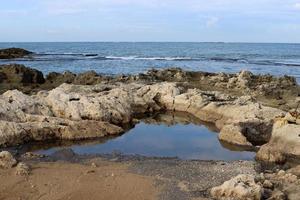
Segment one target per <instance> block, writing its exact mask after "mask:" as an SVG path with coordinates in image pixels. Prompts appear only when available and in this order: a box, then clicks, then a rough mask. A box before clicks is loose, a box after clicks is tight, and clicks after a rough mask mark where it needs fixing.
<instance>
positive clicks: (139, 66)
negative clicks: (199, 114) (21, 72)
mask: <svg viewBox="0 0 300 200" xmlns="http://www.w3.org/2000/svg"><path fill="white" fill-rule="evenodd" d="M8 47H20V48H25V49H27V50H29V51H32V52H35V53H36V54H34V55H33V56H31V57H30V58H22V59H16V60H0V64H5V63H20V64H24V65H26V66H28V67H32V68H36V69H38V70H41V71H42V72H44V73H45V74H47V73H49V72H51V71H56V72H63V71H66V70H69V71H72V72H75V73H80V72H83V71H87V70H95V71H96V72H98V73H102V74H109V75H115V74H137V73H141V72H145V71H147V70H149V69H151V68H157V69H164V68H169V67H181V68H183V69H185V70H194V71H208V72H231V73H236V72H239V71H241V70H244V69H246V70H249V71H251V72H253V73H255V74H266V73H269V74H272V75H276V76H282V75H291V76H294V77H296V78H297V80H298V82H299V81H300V44H258V43H257V44H255V43H167V42H163V43H159V42H158V43H152V42H145V43H142V42H139V43H134V42H82V43H0V48H8Z"/></svg>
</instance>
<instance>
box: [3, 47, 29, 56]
mask: <svg viewBox="0 0 300 200" xmlns="http://www.w3.org/2000/svg"><path fill="white" fill-rule="evenodd" d="M30 54H32V52H30V51H27V50H25V49H21V48H8V49H0V59H13V58H23V57H24V56H27V55H30Z"/></svg>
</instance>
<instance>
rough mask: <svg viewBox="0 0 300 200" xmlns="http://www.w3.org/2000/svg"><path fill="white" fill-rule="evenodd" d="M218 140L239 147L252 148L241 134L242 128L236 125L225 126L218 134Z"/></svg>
mask: <svg viewBox="0 0 300 200" xmlns="http://www.w3.org/2000/svg"><path fill="white" fill-rule="evenodd" d="M219 140H221V141H225V142H227V143H229V144H233V145H237V146H241V147H253V145H252V144H251V143H250V142H249V141H248V140H247V138H246V137H245V136H244V135H243V133H242V128H241V127H239V126H236V125H226V126H224V127H223V128H222V130H221V132H220V134H219Z"/></svg>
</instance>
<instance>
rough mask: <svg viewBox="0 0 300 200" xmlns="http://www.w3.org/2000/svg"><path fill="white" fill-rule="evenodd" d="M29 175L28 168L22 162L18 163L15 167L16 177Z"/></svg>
mask: <svg viewBox="0 0 300 200" xmlns="http://www.w3.org/2000/svg"><path fill="white" fill-rule="evenodd" d="M29 174H30V167H29V166H28V165H27V164H25V163H23V162H20V163H18V165H17V166H16V175H18V176H28V175H29Z"/></svg>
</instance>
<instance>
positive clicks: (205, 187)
mask: <svg viewBox="0 0 300 200" xmlns="http://www.w3.org/2000/svg"><path fill="white" fill-rule="evenodd" d="M20 159H21V160H22V161H24V162H25V163H27V164H28V165H29V166H31V172H30V175H29V176H17V175H15V168H12V169H9V170H0V179H1V180H6V181H1V182H0V199H1V200H2V199H3V200H13V199H20V200H34V199H40V200H48V199H49V200H50V199H51V200H63V199H71V200H81V199H89V200H98V199H103V200H104V199H125V200H126V199H128V200H129V199H130V200H134V199H138V200H140V199H180V200H183V199H210V198H209V190H210V189H211V187H214V186H217V185H220V184H222V183H223V182H224V181H226V180H228V179H230V178H231V177H233V176H236V175H238V174H240V173H244V174H245V173H246V174H255V170H254V166H255V165H254V162H252V161H234V162H221V161H218V162H217V161H184V160H179V159H175V158H146V157H139V156H121V155H106V156H97V157H94V158H91V157H89V156H79V155H76V154H75V155H73V154H70V152H68V151H62V152H58V153H57V154H55V155H54V156H53V157H44V158H20Z"/></svg>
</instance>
